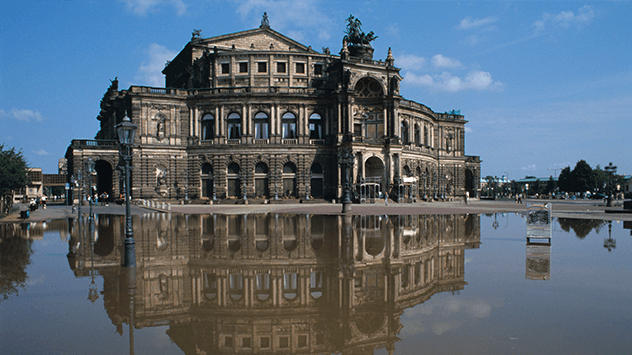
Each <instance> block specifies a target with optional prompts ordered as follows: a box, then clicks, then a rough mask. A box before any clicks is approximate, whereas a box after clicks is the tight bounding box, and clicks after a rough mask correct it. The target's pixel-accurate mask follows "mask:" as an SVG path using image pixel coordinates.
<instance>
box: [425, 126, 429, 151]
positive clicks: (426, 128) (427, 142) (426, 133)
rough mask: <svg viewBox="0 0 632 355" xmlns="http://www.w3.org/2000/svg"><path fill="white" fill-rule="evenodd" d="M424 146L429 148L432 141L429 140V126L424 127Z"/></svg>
mask: <svg viewBox="0 0 632 355" xmlns="http://www.w3.org/2000/svg"><path fill="white" fill-rule="evenodd" d="M424 145H425V146H429V145H430V141H429V140H428V126H426V125H424Z"/></svg>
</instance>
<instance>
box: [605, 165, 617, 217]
mask: <svg viewBox="0 0 632 355" xmlns="http://www.w3.org/2000/svg"><path fill="white" fill-rule="evenodd" d="M603 170H605V171H606V174H607V175H608V188H607V191H606V196H607V202H606V206H608V207H612V190H613V189H612V176H614V174H616V173H617V167H616V166H615V165H612V162H610V164H608V166H606V167H604V168H603Z"/></svg>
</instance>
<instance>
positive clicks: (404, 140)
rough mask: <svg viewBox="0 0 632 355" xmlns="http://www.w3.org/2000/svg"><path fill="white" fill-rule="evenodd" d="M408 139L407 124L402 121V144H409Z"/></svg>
mask: <svg viewBox="0 0 632 355" xmlns="http://www.w3.org/2000/svg"><path fill="white" fill-rule="evenodd" d="M409 143H410V137H409V136H408V123H407V122H405V121H402V144H409Z"/></svg>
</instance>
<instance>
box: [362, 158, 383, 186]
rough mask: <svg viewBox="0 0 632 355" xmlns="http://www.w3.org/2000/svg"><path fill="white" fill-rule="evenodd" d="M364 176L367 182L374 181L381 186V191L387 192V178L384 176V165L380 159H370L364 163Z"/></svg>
mask: <svg viewBox="0 0 632 355" xmlns="http://www.w3.org/2000/svg"><path fill="white" fill-rule="evenodd" d="M364 176H366V181H374V182H376V183H379V184H380V191H386V186H385V184H386V178H385V176H384V163H383V162H382V160H381V159H380V158H378V157H370V158H369V159H367V160H366V161H365V162H364Z"/></svg>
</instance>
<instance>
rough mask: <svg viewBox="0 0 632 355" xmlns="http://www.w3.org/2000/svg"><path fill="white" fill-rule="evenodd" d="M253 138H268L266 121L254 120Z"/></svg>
mask: <svg viewBox="0 0 632 355" xmlns="http://www.w3.org/2000/svg"><path fill="white" fill-rule="evenodd" d="M255 139H268V122H255Z"/></svg>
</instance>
